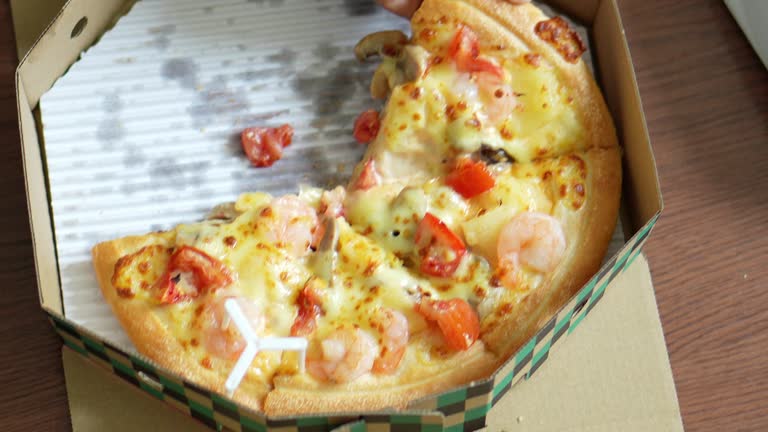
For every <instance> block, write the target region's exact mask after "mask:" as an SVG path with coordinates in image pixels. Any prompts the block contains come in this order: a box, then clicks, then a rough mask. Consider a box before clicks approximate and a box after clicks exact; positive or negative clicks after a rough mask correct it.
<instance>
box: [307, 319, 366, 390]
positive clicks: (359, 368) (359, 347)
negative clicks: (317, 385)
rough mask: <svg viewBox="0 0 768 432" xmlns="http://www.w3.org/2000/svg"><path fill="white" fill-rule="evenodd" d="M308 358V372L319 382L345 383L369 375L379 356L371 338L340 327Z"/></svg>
mask: <svg viewBox="0 0 768 432" xmlns="http://www.w3.org/2000/svg"><path fill="white" fill-rule="evenodd" d="M318 348H319V350H311V351H310V352H309V353H308V355H307V370H308V371H309V373H310V374H311V375H312V376H313V377H315V378H316V379H318V380H321V381H333V382H336V383H346V382H350V381H354V380H356V379H357V378H360V377H361V376H363V375H365V374H366V373H368V372H370V371H371V369H372V368H373V362H374V360H375V359H376V356H378V354H379V347H378V346H377V345H376V341H375V340H374V339H373V337H372V336H371V335H370V334H368V333H366V332H365V331H363V330H361V329H359V328H353V327H342V328H340V329H338V330H336V331H335V332H334V333H332V334H331V335H330V336H328V337H326V338H325V339H324V340H322V341H320V343H319V347H318Z"/></svg>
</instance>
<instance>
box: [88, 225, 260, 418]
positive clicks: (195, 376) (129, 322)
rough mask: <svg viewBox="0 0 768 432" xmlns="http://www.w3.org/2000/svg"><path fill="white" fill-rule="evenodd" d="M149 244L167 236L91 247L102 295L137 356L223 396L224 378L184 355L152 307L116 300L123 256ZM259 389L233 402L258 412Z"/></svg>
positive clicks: (245, 389) (247, 389)
mask: <svg viewBox="0 0 768 432" xmlns="http://www.w3.org/2000/svg"><path fill="white" fill-rule="evenodd" d="M152 244H168V240H167V236H165V235H164V234H163V233H156V234H148V235H144V236H132V237H124V238H120V239H117V240H112V241H108V242H104V243H99V244H97V245H96V246H94V247H93V249H92V251H91V253H92V255H93V265H94V269H95V271H96V277H97V278H98V281H99V287H100V288H101V293H102V295H103V296H104V299H105V300H106V301H107V303H108V304H109V306H110V308H112V312H113V313H114V314H115V316H116V317H117V319H118V320H119V321H120V324H121V325H122V327H123V329H125V332H126V333H128V337H129V338H130V339H131V341H132V342H133V344H134V345H135V346H136V349H137V350H138V351H139V352H140V353H142V354H143V355H145V356H147V357H148V358H149V359H151V360H152V361H154V362H155V363H157V364H158V365H160V366H162V367H164V368H166V369H168V370H170V371H173V372H175V373H177V374H179V375H180V376H183V377H184V378H185V379H186V380H188V381H191V382H194V383H196V384H199V385H202V386H204V387H207V388H209V389H211V390H213V391H215V392H218V393H221V394H226V390H225V389H224V381H225V379H226V378H223V377H222V376H221V375H219V374H218V373H216V372H214V371H211V370H207V369H205V368H203V367H202V366H200V365H199V364H198V363H197V362H195V361H194V359H192V358H191V357H189V356H187V355H185V353H184V351H185V350H184V348H183V347H182V346H181V344H180V343H179V342H178V341H177V340H176V339H175V338H174V336H173V335H172V334H171V333H170V332H169V331H168V329H167V327H166V326H165V324H163V322H162V321H161V320H160V318H159V317H158V315H157V314H156V313H155V312H153V310H152V309H153V307H152V306H150V305H149V304H147V303H145V302H143V301H141V300H132V299H125V298H121V297H119V296H118V295H117V291H116V290H115V288H114V287H113V285H112V274H113V272H114V269H115V264H116V263H117V261H118V260H119V259H120V258H121V257H123V256H125V255H128V254H130V253H134V252H136V251H137V250H139V249H141V248H142V247H144V246H148V245H152ZM258 387H259V386H252V385H248V383H247V382H244V383H243V385H241V387H240V389H238V391H236V392H235V394H234V395H233V398H234V399H235V400H237V401H238V402H240V403H242V404H243V405H246V406H248V407H250V408H253V409H261V400H262V399H263V397H264V393H265V391H264V390H263V389H259V388H258Z"/></svg>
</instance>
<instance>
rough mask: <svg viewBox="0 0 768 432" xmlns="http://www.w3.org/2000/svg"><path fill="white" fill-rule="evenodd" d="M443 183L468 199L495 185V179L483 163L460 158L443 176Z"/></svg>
mask: <svg viewBox="0 0 768 432" xmlns="http://www.w3.org/2000/svg"><path fill="white" fill-rule="evenodd" d="M445 184H447V185H448V186H450V187H451V188H453V190H455V191H456V192H458V193H459V195H461V196H463V197H464V198H467V199H469V198H472V197H474V196H477V195H480V194H481V193H483V192H485V191H487V190H489V189H491V188H492V187H493V186H495V185H496V180H495V179H494V178H493V175H491V173H490V172H489V171H488V168H487V167H486V166H485V163H483V162H481V161H478V162H475V161H473V160H471V159H467V158H464V159H460V160H459V161H458V162H457V163H456V167H455V168H454V170H453V171H451V173H450V174H448V175H447V176H446V177H445Z"/></svg>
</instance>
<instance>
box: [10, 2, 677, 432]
mask: <svg viewBox="0 0 768 432" xmlns="http://www.w3.org/2000/svg"><path fill="white" fill-rule="evenodd" d="M130 3H131V2H123V1H118V0H109V1H106V2H104V1H100V2H96V0H70V1H69V2H67V5H65V7H64V9H62V11H61V13H60V14H59V15H58V16H57V17H56V19H55V20H54V22H53V23H52V24H51V26H50V27H49V28H48V29H47V31H46V33H45V34H44V35H43V37H41V38H40V39H39V40H38V42H37V43H36V44H35V46H34V47H33V48H32V50H31V51H30V53H29V54H28V55H27V56H26V57H25V59H24V60H23V61H22V63H21V65H20V66H19V69H18V71H17V75H16V82H17V96H18V100H19V102H18V110H19V118H20V132H21V135H22V152H23V157H24V172H25V179H26V182H27V188H28V203H29V204H28V205H29V211H30V225H31V229H32V236H33V242H34V244H35V246H36V247H35V264H36V269H37V275H38V287H39V288H40V298H41V303H42V305H43V308H44V309H45V310H46V311H47V312H48V313H49V315H50V316H51V318H52V321H53V323H54V326H55V327H56V329H57V331H59V333H60V334H61V335H62V337H63V338H64V341H65V344H67V345H68V346H70V347H71V348H73V349H75V350H76V351H77V352H79V353H81V354H83V355H85V356H88V357H90V358H92V359H95V361H96V362H97V363H99V364H101V365H102V366H105V367H107V368H109V369H111V370H112V371H113V372H114V373H115V374H117V375H118V376H120V377H121V378H123V379H125V380H126V381H128V382H129V383H131V384H133V385H134V386H136V387H140V388H142V389H144V390H145V391H147V392H148V393H150V394H153V395H154V396H156V397H160V398H162V399H163V400H166V401H167V402H168V403H170V404H171V405H173V406H176V407H177V408H180V409H182V410H185V411H187V412H189V414H190V415H192V416H193V417H195V418H198V419H199V420H201V421H203V422H204V423H206V424H208V425H210V426H212V427H218V425H220V424H225V423H230V424H231V422H230V421H228V420H227V419H228V418H229V419H232V420H234V419H235V418H237V422H238V423H237V424H236V425H235V424H233V426H235V427H236V428H235V430H245V429H248V428H252V427H257V428H258V429H264V428H265V427H266V428H271V427H291V428H297V429H296V430H301V428H302V423H304V424H307V425H309V423H308V422H311V421H310V420H307V419H312V417H309V418H301V419H290V420H277V421H271V420H268V419H266V418H264V416H262V415H259V414H257V413H251V414H254V416H253V417H251V416H250V415H249V413H248V412H247V410H243V409H242V408H239V409H238V407H237V406H236V405H235V404H233V403H232V402H230V401H229V400H227V399H226V398H223V397H221V396H220V395H215V394H211V393H209V392H207V391H205V390H203V389H201V388H199V387H197V386H195V385H194V384H192V383H188V382H185V381H183V380H180V379H179V378H178V377H175V376H172V375H170V374H168V373H166V372H165V371H163V370H161V369H160V368H156V367H154V366H153V365H151V363H150V362H148V361H147V360H146V359H143V358H141V357H139V356H131V355H128V354H126V353H125V352H124V351H123V350H121V349H119V348H117V347H114V346H111V345H110V344H109V343H107V342H105V341H101V340H100V339H99V338H97V337H95V336H94V335H93V334H92V333H91V332H89V331H87V330H86V329H83V328H79V327H78V326H76V325H73V324H72V323H69V322H67V320H66V319H65V318H64V317H63V316H62V315H61V313H62V312H63V311H62V306H61V298H60V290H57V289H56V288H58V287H59V281H58V278H57V274H58V271H57V265H56V258H55V253H54V252H53V251H54V247H53V246H54V245H53V236H52V225H51V215H50V209H49V206H48V200H47V192H46V187H45V184H46V183H45V172H44V169H43V164H42V160H43V159H42V158H43V154H42V153H41V150H40V146H39V137H38V135H37V131H36V129H35V124H34V117H33V116H32V107H34V106H35V105H36V104H37V102H38V101H39V98H40V96H41V95H42V94H43V93H44V92H45V91H46V90H47V89H48V88H50V86H51V85H52V84H53V82H54V81H55V78H53V79H52V78H51V77H54V76H55V77H56V78H58V77H59V76H60V75H61V74H62V73H64V72H65V71H66V69H67V67H69V65H71V64H72V63H73V62H74V61H75V59H76V58H77V57H78V56H79V53H80V52H81V51H82V50H83V49H84V48H85V47H87V46H89V45H91V44H92V43H93V42H94V41H95V40H96V39H97V37H98V36H99V35H100V34H102V33H103V31H105V30H106V28H107V27H108V26H109V25H110V24H111V23H113V22H114V19H115V17H116V16H118V12H120V11H121V10H124V8H125V5H126V4H130ZM554 3H557V4H559V3H560V2H554ZM590 4H592V5H593V6H594V5H597V6H596V15H595V21H594V25H595V26H594V28H593V30H594V31H596V32H600V29H599V27H601V26H602V27H604V26H608V27H607V28H606V29H605V30H604V31H605V32H608V33H610V34H612V35H613V36H614V37H601V38H599V39H596V41H595V49H596V51H597V55H598V63H597V64H598V68H599V70H598V72H599V75H600V76H623V77H625V78H626V79H624V80H617V81H613V80H609V82H607V83H606V82H604V83H603V85H604V93H605V95H606V99H607V101H608V104H609V106H610V107H611V108H612V112H613V114H614V118H616V119H620V120H625V119H627V118H629V119H630V120H631V121H628V122H627V121H620V122H617V123H618V124H619V125H623V126H624V127H621V128H620V129H619V134H620V138H621V141H622V143H623V144H624V147H625V152H626V155H627V156H628V157H629V158H631V159H632V160H633V164H632V165H631V166H627V165H626V164H625V173H626V174H627V175H626V176H625V179H628V181H625V200H628V201H629V204H630V206H631V207H632V208H633V209H635V210H636V212H637V213H638V214H637V216H636V217H635V218H634V219H635V220H632V221H629V222H630V223H627V224H625V226H627V227H630V228H629V229H632V227H637V224H635V223H633V222H638V221H645V224H644V225H643V227H642V228H640V229H639V230H638V231H637V232H636V233H635V235H634V236H633V238H632V239H631V240H630V241H629V242H628V243H627V244H626V245H625V247H624V248H623V249H622V251H621V252H620V253H619V254H618V255H617V256H616V257H614V258H613V259H612V260H611V261H610V262H609V263H608V264H606V265H605V266H604V267H603V268H602V269H601V271H600V272H599V273H598V275H596V276H595V277H594V278H593V279H592V280H591V281H590V282H589V283H588V284H587V285H586V286H585V287H584V288H583V289H582V290H581V291H580V292H579V294H578V295H577V296H576V297H575V298H574V299H572V300H571V301H570V302H569V304H568V305H566V306H565V307H564V308H563V309H562V310H561V311H560V313H558V314H557V315H556V316H555V317H553V318H552V320H550V322H549V323H548V324H547V325H546V326H545V327H544V328H543V329H542V330H541V331H540V332H539V333H538V334H537V336H536V337H534V338H533V339H532V340H531V341H530V342H529V343H528V344H526V345H525V346H524V347H523V348H522V349H521V350H520V351H519V352H518V353H517V355H515V356H514V357H513V358H512V359H510V361H509V362H508V363H507V364H506V365H505V366H504V367H502V368H501V369H500V370H499V371H497V373H496V374H495V375H494V377H493V379H491V380H487V381H482V382H478V383H473V384H472V385H470V386H468V387H465V388H462V389H458V390H454V391H451V392H447V393H444V394H441V395H437V396H435V397H431V398H428V399H426V400H422V401H419V402H418V403H416V404H414V406H413V407H414V408H421V409H426V410H428V411H429V412H431V410H433V409H437V410H439V411H440V412H442V413H443V414H444V415H445V422H444V424H443V426H444V427H447V428H448V429H454V428H456V427H459V428H462V429H464V428H470V429H471V428H473V427H476V426H477V427H482V426H483V425H484V424H485V415H486V414H487V413H488V411H489V410H490V408H491V407H492V406H493V404H494V403H495V402H496V401H498V400H499V398H501V397H502V396H503V394H504V393H506V392H507V391H508V390H509V388H511V386H512V385H513V384H514V383H516V382H517V381H519V380H520V379H521V378H523V377H526V378H527V377H530V376H531V375H532V374H533V373H535V371H536V370H537V369H538V368H539V367H540V365H541V364H542V363H543V362H544V361H545V360H546V359H547V358H548V356H549V352H550V351H551V349H552V347H553V346H555V343H556V342H557V341H559V340H561V339H562V338H563V336H564V335H567V334H569V333H570V332H572V331H573V329H575V328H576V327H577V326H578V324H579V323H580V322H581V320H582V319H583V318H584V317H585V316H586V315H587V314H588V313H589V311H591V310H592V308H593V307H594V306H595V305H596V304H597V303H598V302H599V300H600V299H601V298H602V295H603V293H604V291H605V289H606V288H607V287H608V285H610V282H611V281H612V280H613V278H614V277H615V276H616V275H617V274H618V273H619V272H621V271H623V269H624V268H625V266H626V265H628V264H629V263H631V262H632V261H633V260H634V259H635V258H636V257H637V255H638V254H639V252H640V248H641V246H642V244H643V243H644V241H645V239H646V238H647V236H648V234H649V233H650V231H651V229H652V227H653V225H654V224H655V222H656V220H657V218H658V215H659V213H660V211H661V208H662V202H661V194H660V192H659V187H658V179H657V177H656V175H655V173H656V170H655V161H654V158H653V154H652V151H651V148H650V145H649V144H648V143H649V140H648V133H647V129H646V126H645V119H644V115H643V112H642V105H641V103H640V98H639V92H638V90H637V84H636V79H635V75H634V70H633V68H632V62H631V59H630V58H629V50H628V47H627V44H626V40H625V38H624V35H623V29H622V26H621V20H620V15H619V12H618V7H617V5H616V2H615V0H602V2H597V3H595V2H594V1H593V2H591V3H590ZM97 10H98V11H100V12H101V13H100V14H99V15H93V12H94V11H97ZM83 16H89V26H87V27H86V28H85V31H84V32H83V33H82V34H81V35H80V36H78V38H80V42H78V43H71V41H67V40H66V38H70V33H71V27H72V26H73V24H72V23H76V22H78V21H79V20H80V19H81V18H82V17H83ZM579 18H581V19H586V18H587V17H585V16H579ZM601 23H602V24H601ZM65 24H66V25H65ZM67 42H69V43H67ZM62 46H63V47H65V49H63V50H62V49H61V48H62ZM53 49H56V53H55V55H54V54H53V53H50V52H49V51H52V50H53ZM609 53H611V54H616V53H620V54H621V55H620V59H619V62H618V63H613V62H600V61H599V58H600V57H602V58H610V57H611V56H610V54H609ZM51 59H53V60H54V61H55V62H56V63H55V64H52V65H48V66H50V67H49V68H47V67H41V66H40V65H39V64H37V63H39V62H42V61H46V62H48V61H49V60H51ZM35 66H38V67H37V68H36V67H35ZM51 71H53V72H54V73H53V74H52V73H51ZM627 79H628V80H627ZM617 84H618V87H617ZM627 126H628V127H627ZM638 166H639V168H638ZM640 197H642V198H643V199H640ZM654 198H655V199H654ZM41 246H42V247H41ZM158 383H159V384H160V385H159V386H158ZM158 389H162V390H158ZM166 395H167V396H169V397H165V396H166ZM420 414H421V415H420ZM403 415H404V416H407V417H409V418H414V417H415V420H416V421H421V420H418V419H419V418H421V417H422V416H423V415H424V413H423V412H420V413H417V412H415V413H413V414H410V413H406V414H402V413H398V414H383V415H382V416H379V417H378V418H380V419H385V418H388V419H389V421H390V422H392V421H393V419H394V418H395V417H398V416H403ZM328 418H329V417H328ZM315 419H317V418H315ZM318 421H319V420H318ZM313 424H317V423H313ZM422 424H433V423H431V422H427V423H422Z"/></svg>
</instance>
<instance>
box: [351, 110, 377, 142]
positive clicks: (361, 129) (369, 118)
mask: <svg viewBox="0 0 768 432" xmlns="http://www.w3.org/2000/svg"><path fill="white" fill-rule="evenodd" d="M380 126H381V120H379V112H378V111H376V110H368V111H363V112H362V113H361V114H360V115H359V116H358V117H357V120H355V129H354V132H353V135H354V137H355V139H356V140H357V142H359V143H360V144H367V143H369V142H371V141H373V139H374V138H376V135H378V134H379V127H380Z"/></svg>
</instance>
